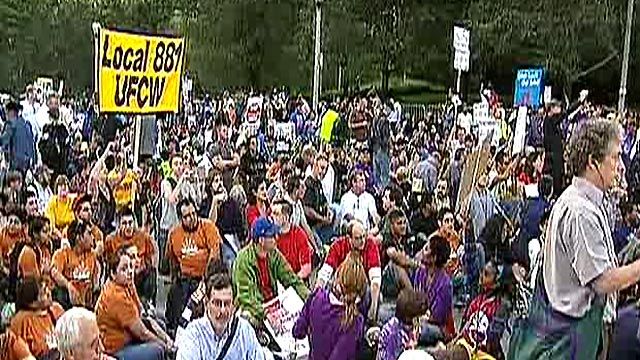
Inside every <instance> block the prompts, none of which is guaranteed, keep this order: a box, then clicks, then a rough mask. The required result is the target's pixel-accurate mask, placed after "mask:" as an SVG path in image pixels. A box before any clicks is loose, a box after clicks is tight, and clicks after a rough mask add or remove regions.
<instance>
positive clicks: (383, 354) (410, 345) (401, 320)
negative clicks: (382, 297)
mask: <svg viewBox="0 0 640 360" xmlns="http://www.w3.org/2000/svg"><path fill="white" fill-rule="evenodd" d="M427 310H428V306H427V303H426V301H425V298H424V296H423V295H422V294H420V293H418V292H416V291H415V290H413V289H411V288H406V289H403V290H402V291H401V292H400V294H399V295H398V299H397V301H396V314H395V316H393V317H392V318H391V319H389V321H387V323H386V324H384V326H383V327H382V331H380V335H379V337H378V355H377V357H376V359H377V360H396V359H398V357H400V354H402V352H403V351H405V350H408V349H415V348H416V346H417V345H418V339H419V330H420V329H419V326H418V325H417V323H416V320H417V319H418V318H419V317H420V316H422V315H424V314H425V313H426V312H427Z"/></svg>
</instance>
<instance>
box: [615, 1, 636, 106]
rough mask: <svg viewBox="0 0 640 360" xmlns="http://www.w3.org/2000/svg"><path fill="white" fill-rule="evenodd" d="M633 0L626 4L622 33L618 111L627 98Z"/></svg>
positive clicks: (624, 104)
mask: <svg viewBox="0 0 640 360" xmlns="http://www.w3.org/2000/svg"><path fill="white" fill-rule="evenodd" d="M634 6H635V0H629V2H628V6H627V29H626V31H625V34H624V53H623V57H622V73H621V74H620V94H619V95H620V96H619V98H618V112H619V113H620V114H622V113H623V112H624V111H625V106H626V98H627V76H628V75H629V50H630V48H631V27H632V26H633V8H634Z"/></svg>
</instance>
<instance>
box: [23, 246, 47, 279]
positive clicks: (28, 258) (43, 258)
mask: <svg viewBox="0 0 640 360" xmlns="http://www.w3.org/2000/svg"><path fill="white" fill-rule="evenodd" d="M37 247H38V249H40V262H38V256H37V255H36V252H35V250H34V248H33V247H32V246H31V245H28V246H25V247H24V248H22V252H20V256H18V274H19V275H20V277H26V276H43V275H45V274H42V273H41V270H42V268H43V267H47V266H48V265H50V264H51V251H49V248H48V247H47V246H44V245H37Z"/></svg>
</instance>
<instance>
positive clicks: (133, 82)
mask: <svg viewBox="0 0 640 360" xmlns="http://www.w3.org/2000/svg"><path fill="white" fill-rule="evenodd" d="M137 92H138V76H137V75H131V76H129V91H127V106H129V102H130V100H131V97H132V96H136V94H137Z"/></svg>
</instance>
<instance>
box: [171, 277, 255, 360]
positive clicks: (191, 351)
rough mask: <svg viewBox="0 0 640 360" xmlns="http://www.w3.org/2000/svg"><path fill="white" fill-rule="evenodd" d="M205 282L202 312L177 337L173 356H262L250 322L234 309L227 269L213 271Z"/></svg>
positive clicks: (205, 359)
mask: <svg viewBox="0 0 640 360" xmlns="http://www.w3.org/2000/svg"><path fill="white" fill-rule="evenodd" d="M205 283H206V290H205V292H206V295H205V297H204V303H205V315H204V316H203V317H201V318H199V319H196V320H193V321H192V322H191V323H189V325H188V326H187V328H186V329H185V331H184V332H183V333H182V336H181V338H180V340H178V338H176V342H177V346H178V352H177V356H176V359H177V360H209V359H229V360H235V359H238V360H240V359H257V360H261V359H264V358H265V355H264V352H263V349H262V346H261V345H260V343H259V342H258V338H257V337H256V333H255V331H254V329H253V327H252V326H251V323H249V321H248V320H247V319H244V318H243V317H241V316H239V315H238V314H237V313H236V311H235V306H234V293H233V287H232V281H231V277H230V276H229V273H228V270H226V268H224V267H223V268H222V269H218V270H215V272H213V273H212V274H210V275H209V276H207V279H206V281H205Z"/></svg>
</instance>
